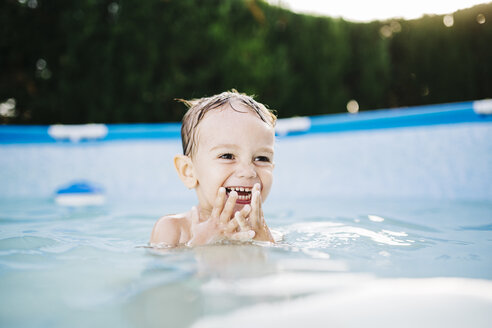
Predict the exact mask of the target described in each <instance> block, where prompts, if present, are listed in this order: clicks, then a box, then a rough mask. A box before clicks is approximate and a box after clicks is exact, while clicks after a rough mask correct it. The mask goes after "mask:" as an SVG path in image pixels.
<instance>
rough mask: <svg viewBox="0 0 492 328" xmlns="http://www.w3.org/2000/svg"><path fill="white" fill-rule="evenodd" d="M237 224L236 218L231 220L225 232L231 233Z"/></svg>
mask: <svg viewBox="0 0 492 328" xmlns="http://www.w3.org/2000/svg"><path fill="white" fill-rule="evenodd" d="M238 226H239V224H238V223H237V221H236V220H231V221H229V223H228V224H227V228H226V232H227V233H232V232H233V231H235V230H236V229H237V227H238Z"/></svg>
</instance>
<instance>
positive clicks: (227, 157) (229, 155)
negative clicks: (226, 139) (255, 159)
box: [219, 153, 234, 159]
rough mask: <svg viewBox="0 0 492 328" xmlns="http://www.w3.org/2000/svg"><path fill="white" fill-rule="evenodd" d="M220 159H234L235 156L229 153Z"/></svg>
mask: <svg viewBox="0 0 492 328" xmlns="http://www.w3.org/2000/svg"><path fill="white" fill-rule="evenodd" d="M219 158H221V159H234V155H232V154H229V153H227V154H222V155H220V156H219Z"/></svg>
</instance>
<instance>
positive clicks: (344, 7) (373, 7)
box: [267, 0, 490, 22]
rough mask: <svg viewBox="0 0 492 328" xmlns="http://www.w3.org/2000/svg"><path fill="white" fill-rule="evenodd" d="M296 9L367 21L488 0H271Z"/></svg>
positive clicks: (411, 16) (407, 16)
mask: <svg viewBox="0 0 492 328" xmlns="http://www.w3.org/2000/svg"><path fill="white" fill-rule="evenodd" d="M267 1H268V2H269V3H271V4H273V5H280V6H281V7H284V8H288V9H290V10H292V11H295V12H302V13H309V14H315V15H325V16H330V17H343V18H344V19H346V20H350V21H358V22H367V21H372V20H384V19H388V18H405V19H414V18H419V17H421V16H422V15H424V14H438V15H442V14H450V13H452V12H454V11H456V10H459V9H464V8H469V7H473V6H474V5H476V4H479V3H488V2H489V1H490V0H489V1H487V0H410V1H409V0H405V1H397V0H371V1H364V0H267Z"/></svg>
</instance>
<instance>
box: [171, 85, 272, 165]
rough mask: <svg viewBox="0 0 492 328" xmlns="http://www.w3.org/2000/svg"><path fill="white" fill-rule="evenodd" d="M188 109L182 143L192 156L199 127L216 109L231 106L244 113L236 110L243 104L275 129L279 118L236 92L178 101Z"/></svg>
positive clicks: (182, 131) (251, 98) (185, 153)
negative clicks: (206, 115)
mask: <svg viewBox="0 0 492 328" xmlns="http://www.w3.org/2000/svg"><path fill="white" fill-rule="evenodd" d="M177 100H178V101H181V102H182V103H184V104H185V105H186V106H187V107H188V111H187V112H186V114H185V115H184V116H183V124H182V125H181V143H182V146H183V154H184V155H187V156H192V155H193V154H194V151H195V148H196V144H197V127H198V124H199V123H200V122H201V121H202V119H203V118H204V117H205V114H206V113H207V112H209V111H211V110H213V109H215V108H219V107H222V106H224V105H229V106H230V107H231V108H232V109H233V110H235V111H237V112H241V113H244V112H242V111H240V110H237V109H236V108H234V104H235V103H241V104H243V105H245V106H247V107H248V108H250V109H251V110H252V111H253V112H254V113H255V114H257V115H258V117H259V118H260V119H261V120H262V121H263V122H265V123H267V124H268V125H270V126H271V127H275V122H276V121H277V116H276V115H275V114H274V112H273V111H272V110H270V109H268V108H267V107H266V106H265V105H263V104H261V103H259V102H257V101H256V100H254V99H253V97H251V96H248V95H246V94H243V93H239V92H237V91H236V90H231V91H226V92H222V93H220V94H218V95H215V96H211V97H204V98H199V99H192V100H184V99H177Z"/></svg>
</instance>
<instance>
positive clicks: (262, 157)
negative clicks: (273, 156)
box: [255, 156, 270, 162]
mask: <svg viewBox="0 0 492 328" xmlns="http://www.w3.org/2000/svg"><path fill="white" fill-rule="evenodd" d="M255 161H259V162H270V158H269V157H267V156H258V157H256V158H255Z"/></svg>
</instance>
